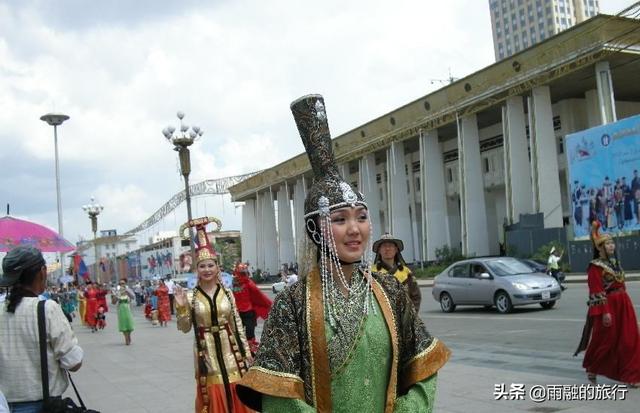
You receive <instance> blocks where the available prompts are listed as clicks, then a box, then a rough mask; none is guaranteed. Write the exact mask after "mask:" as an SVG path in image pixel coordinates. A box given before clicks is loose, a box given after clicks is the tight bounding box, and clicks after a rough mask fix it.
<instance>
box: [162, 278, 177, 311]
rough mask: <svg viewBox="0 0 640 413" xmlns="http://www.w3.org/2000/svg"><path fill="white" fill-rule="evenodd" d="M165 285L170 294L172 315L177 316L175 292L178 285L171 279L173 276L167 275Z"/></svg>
mask: <svg viewBox="0 0 640 413" xmlns="http://www.w3.org/2000/svg"><path fill="white" fill-rule="evenodd" d="M164 285H165V286H166V287H167V291H168V293H169V308H170V309H171V315H175V303H174V301H175V291H176V283H175V282H174V281H173V280H172V279H171V275H167V277H166V278H165V281H164Z"/></svg>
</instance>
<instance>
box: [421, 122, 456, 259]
mask: <svg viewBox="0 0 640 413" xmlns="http://www.w3.org/2000/svg"><path fill="white" fill-rule="evenodd" d="M419 143H420V203H421V208H422V234H423V236H422V240H421V241H422V242H421V244H422V245H421V248H422V256H423V257H425V259H426V260H427V261H433V260H435V259H436V248H440V247H442V246H444V245H450V240H449V228H448V222H449V218H448V216H447V193H446V189H445V185H444V163H443V160H442V149H441V148H440V143H438V131H437V130H430V131H427V132H424V133H422V135H421V136H420V142H419Z"/></svg>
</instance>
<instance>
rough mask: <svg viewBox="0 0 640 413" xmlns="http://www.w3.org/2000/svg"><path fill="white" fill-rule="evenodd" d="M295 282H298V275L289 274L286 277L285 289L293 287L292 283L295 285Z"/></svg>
mask: <svg viewBox="0 0 640 413" xmlns="http://www.w3.org/2000/svg"><path fill="white" fill-rule="evenodd" d="M296 281H298V274H296V273H291V274H289V275H288V276H287V287H291V285H293V283H295V282H296Z"/></svg>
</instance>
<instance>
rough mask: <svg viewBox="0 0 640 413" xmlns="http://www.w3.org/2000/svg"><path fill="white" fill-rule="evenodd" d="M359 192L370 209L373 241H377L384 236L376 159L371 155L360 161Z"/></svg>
mask: <svg viewBox="0 0 640 413" xmlns="http://www.w3.org/2000/svg"><path fill="white" fill-rule="evenodd" d="M358 170H359V176H358V178H359V180H358V190H359V191H360V192H362V194H363V195H364V197H365V199H366V201H367V207H368V208H369V216H370V217H371V222H372V223H373V233H372V234H371V237H372V239H373V240H374V241H375V240H377V239H379V238H380V235H381V234H382V225H381V222H380V189H379V188H378V182H377V179H376V157H375V154H373V153H370V154H367V155H365V156H363V157H362V158H360V160H359V165H358Z"/></svg>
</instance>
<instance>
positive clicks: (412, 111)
mask: <svg viewBox="0 0 640 413" xmlns="http://www.w3.org/2000/svg"><path fill="white" fill-rule="evenodd" d="M639 41H640V23H639V22H638V21H636V20H633V19H626V18H620V17H613V16H605V15H598V16H596V17H595V18H593V19H590V20H588V21H586V22H583V23H581V24H579V25H576V26H574V27H573V28H570V29H568V30H565V31H563V32H562V33H560V34H558V35H556V36H554V37H552V38H549V39H546V40H545V41H543V42H541V43H539V44H537V45H535V46H534V47H531V48H529V49H527V50H524V51H521V52H519V53H517V54H515V55H513V56H511V57H509V58H506V59H504V60H502V61H499V62H497V63H495V64H493V65H491V66H489V67H486V68H484V69H482V70H480V71H478V72H476V73H473V74H471V75H469V76H467V77H465V78H463V79H460V80H458V81H456V82H454V83H452V84H450V85H448V86H446V87H444V88H442V89H440V90H438V91H435V92H433V93H431V94H429V95H426V96H423V97H422V98H420V99H417V100H415V101H413V102H409V103H407V104H406V105H404V106H402V107H400V108H398V109H396V110H394V111H392V112H390V113H387V114H385V115H382V116H380V117H378V118H376V119H374V120H372V121H370V122H367V123H366V124H363V125H359V126H356V127H355V128H354V129H352V130H351V131H349V132H347V133H345V134H343V135H341V136H338V137H337V138H335V139H334V141H333V145H334V152H335V155H336V159H337V161H338V162H339V163H340V171H341V173H342V175H343V176H344V177H345V178H346V179H348V180H349V181H350V182H351V183H352V184H354V186H356V187H357V188H358V190H359V191H361V192H362V193H363V194H364V195H365V197H366V199H367V203H368V206H369V210H370V214H371V217H372V221H373V231H374V233H373V236H374V237H376V238H377V237H378V236H379V235H380V234H381V233H383V232H385V231H389V232H392V233H393V235H394V236H396V237H398V238H401V239H402V240H403V241H404V244H405V250H404V251H403V256H404V258H405V259H406V260H407V261H408V262H417V261H423V262H424V261H433V260H435V259H436V250H437V249H438V248H441V247H443V246H448V247H450V248H459V249H460V250H461V252H462V253H463V254H465V255H467V256H474V255H475V256H481V255H488V254H497V253H499V251H500V244H501V243H502V242H503V241H504V228H505V225H510V224H514V223H517V222H518V221H519V219H520V215H521V214H531V213H540V214H542V215H543V217H544V227H545V228H563V227H565V226H567V225H570V220H569V216H570V210H571V205H570V196H569V192H570V191H569V190H568V188H569V185H568V182H567V173H566V155H565V153H564V143H563V139H564V137H565V136H566V135H567V134H569V133H573V132H576V131H580V130H584V129H587V128H589V127H593V126H597V125H600V124H604V123H609V122H612V121H615V120H616V119H618V118H624V117H628V116H631V115H634V114H637V113H640V83H638V82H637V81H636V79H637V73H638V70H640V62H639V61H638V59H637V53H638V52H640V50H639V49H638V47H637V46H635V45H637V44H638V43H639ZM325 98H326V102H327V105H329V108H328V109H329V113H331V112H330V105H331V97H330V96H326V97H325ZM329 122H331V119H329ZM310 179H312V178H311V171H310V166H309V162H308V160H307V157H306V154H304V153H303V154H300V155H298V156H296V157H294V158H292V159H289V160H287V161H285V162H283V163H281V164H279V165H276V166H274V167H272V168H270V169H267V170H265V171H263V172H261V173H259V174H257V175H255V176H253V177H251V178H249V179H247V180H245V181H242V182H241V183H239V184H237V185H235V186H233V187H231V188H230V192H231V194H232V199H233V200H234V201H242V202H244V205H243V212H242V214H243V215H242V259H243V261H249V262H250V263H251V264H252V265H253V266H255V268H261V269H263V270H265V269H269V270H271V271H273V270H274V269H275V268H279V266H280V265H281V264H282V263H288V262H291V261H295V260H297V261H298V262H301V261H302V260H303V259H304V258H303V257H301V256H300V255H299V254H298V251H299V250H300V248H299V247H300V243H301V240H302V239H303V238H304V237H305V233H304V229H303V204H304V198H305V195H306V192H305V191H306V188H307V187H308V185H309V183H310V182H311V181H310ZM276 211H277V219H276Z"/></svg>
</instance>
